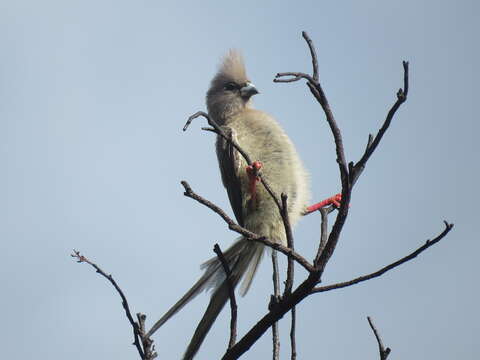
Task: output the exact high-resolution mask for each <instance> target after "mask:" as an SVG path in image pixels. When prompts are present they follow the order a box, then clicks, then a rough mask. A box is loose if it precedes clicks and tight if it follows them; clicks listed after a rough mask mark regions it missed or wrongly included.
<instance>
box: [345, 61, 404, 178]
mask: <svg viewBox="0 0 480 360" xmlns="http://www.w3.org/2000/svg"><path fill="white" fill-rule="evenodd" d="M402 64H403V89H399V90H398V92H397V100H396V101H395V103H394V104H393V105H392V107H391V108H390V111H389V112H388V114H387V117H386V118H385V121H384V122H383V125H382V127H381V128H380V129H379V130H378V133H377V135H376V136H375V138H374V139H373V140H372V135H371V134H370V135H369V138H368V144H367V147H366V149H365V152H364V154H363V155H362V157H361V159H360V160H359V161H358V162H357V163H356V164H355V166H354V167H353V172H351V173H350V177H351V179H350V182H351V183H352V186H353V184H355V182H356V181H357V180H358V177H359V176H360V174H361V173H362V171H363V170H364V169H365V165H366V163H367V161H368V159H370V156H372V154H373V152H374V151H375V149H376V148H377V146H378V144H379V143H380V141H381V140H382V138H383V135H385V132H386V131H387V129H388V127H389V126H390V124H391V122H392V119H393V116H394V115H395V113H396V112H397V110H398V109H399V108H400V106H401V105H402V104H403V103H404V102H405V101H407V96H408V87H409V74H408V61H403V63H402Z"/></svg>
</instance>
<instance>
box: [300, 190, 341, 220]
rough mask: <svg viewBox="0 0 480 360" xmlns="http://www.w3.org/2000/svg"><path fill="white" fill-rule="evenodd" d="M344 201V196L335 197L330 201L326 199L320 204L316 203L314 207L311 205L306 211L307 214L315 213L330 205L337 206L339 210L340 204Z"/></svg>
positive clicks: (330, 198)
mask: <svg viewBox="0 0 480 360" xmlns="http://www.w3.org/2000/svg"><path fill="white" fill-rule="evenodd" d="M341 201H342V194H336V195H333V196H331V197H329V198H328V199H325V200H323V201H320V202H319V203H316V204H314V205H311V206H309V207H307V210H306V211H305V214H306V215H307V214H310V213H312V212H314V211H317V210H319V209H321V208H323V207H325V206H328V205H333V206H335V207H336V208H339V207H340V202H341Z"/></svg>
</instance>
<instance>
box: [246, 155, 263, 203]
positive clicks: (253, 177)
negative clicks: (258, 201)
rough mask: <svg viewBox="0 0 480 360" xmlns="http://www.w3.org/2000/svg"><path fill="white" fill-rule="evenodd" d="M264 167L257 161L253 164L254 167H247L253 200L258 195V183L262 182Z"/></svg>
mask: <svg viewBox="0 0 480 360" xmlns="http://www.w3.org/2000/svg"><path fill="white" fill-rule="evenodd" d="M262 166H263V164H262V163H261V162H260V161H258V160H257V161H254V162H252V165H248V166H247V167H246V171H247V175H248V178H249V191H250V196H251V197H252V199H255V197H256V195H257V182H259V181H260V176H259V174H260V169H261V168H262Z"/></svg>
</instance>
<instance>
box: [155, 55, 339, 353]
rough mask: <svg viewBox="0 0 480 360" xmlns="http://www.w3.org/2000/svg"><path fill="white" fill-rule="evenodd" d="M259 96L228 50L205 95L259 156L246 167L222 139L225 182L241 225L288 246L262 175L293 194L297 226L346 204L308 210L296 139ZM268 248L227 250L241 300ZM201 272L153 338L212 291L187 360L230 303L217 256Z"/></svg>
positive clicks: (238, 244) (291, 209)
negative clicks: (255, 102)
mask: <svg viewBox="0 0 480 360" xmlns="http://www.w3.org/2000/svg"><path fill="white" fill-rule="evenodd" d="M258 93H259V92H258V90H257V89H256V87H255V86H254V84H253V83H252V82H251V81H250V80H249V78H248V77H247V74H246V70H245V65H244V61H243V58H242V56H241V54H240V53H239V52H238V51H235V50H230V51H229V52H228V53H227V55H226V56H225V57H224V58H223V61H222V63H221V65H220V67H219V69H218V72H217V73H216V75H215V76H214V77H213V79H212V81H211V84H210V88H209V89H208V91H207V96H206V103H207V109H208V115H209V116H210V118H211V119H212V120H213V121H215V122H216V123H217V124H218V125H219V126H220V127H221V128H222V130H223V131H224V132H225V133H226V134H228V135H229V136H231V137H232V139H233V140H235V142H236V143H237V144H239V145H240V146H241V147H242V149H243V150H245V152H246V153H247V154H249V156H250V158H252V159H255V161H254V162H253V163H252V164H251V165H248V164H247V162H246V161H245V159H244V158H243V157H242V155H241V154H240V153H239V152H237V150H235V149H234V148H233V146H232V145H231V144H230V143H229V142H228V141H226V140H225V139H224V138H222V137H221V136H219V135H218V136H217V140H216V152H217V158H218V164H219V167H220V173H221V178H222V182H223V185H224V186H225V189H226V190H227V194H228V198H229V200H230V204H231V206H232V209H233V212H234V214H235V217H236V219H237V221H238V224H239V225H240V226H242V227H244V228H246V229H248V230H250V231H252V232H253V233H255V234H258V235H260V236H265V237H267V238H268V239H269V240H271V241H273V242H277V243H280V244H282V245H284V246H287V240H286V234H285V228H284V224H283V221H282V217H281V215H280V212H279V209H278V207H277V205H276V203H275V201H274V200H273V198H272V197H271V196H270V194H269V193H268V192H267V191H266V189H265V188H264V186H263V185H262V184H261V183H260V182H259V177H258V173H259V171H261V176H262V177H264V178H265V179H266V180H267V181H268V183H269V185H270V187H271V188H272V190H273V191H274V192H275V193H276V194H281V193H285V194H286V195H288V213H289V218H290V223H291V225H292V226H293V225H294V224H295V223H296V222H297V221H298V220H299V218H300V217H301V216H302V215H303V214H304V213H306V212H307V213H308V212H311V211H314V210H316V209H318V208H319V207H322V206H325V205H327V204H332V203H333V204H334V205H337V206H338V205H339V203H338V201H339V200H340V199H339V198H338V195H337V196H334V197H332V198H330V199H327V200H326V201H323V202H322V203H319V204H317V205H314V206H313V207H309V208H307V206H306V205H307V202H308V201H309V197H310V196H309V194H310V190H309V178H308V174H307V172H306V170H305V169H304V167H303V165H302V161H301V160H300V158H299V156H298V153H297V151H296V150H295V147H294V145H293V143H292V141H291V140H290V138H289V137H288V136H287V134H286V133H285V131H284V130H283V129H282V128H281V127H280V125H279V124H278V122H277V121H276V120H275V119H274V118H273V117H272V116H270V115H269V114H267V113H266V112H263V111H260V110H257V109H254V108H253V106H252V103H251V98H252V96H254V95H256V94H258ZM264 250H265V246H264V245H263V244H261V243H259V242H255V241H251V240H247V239H246V238H244V237H240V238H238V239H237V240H236V241H235V242H234V243H233V245H231V246H230V247H229V248H228V249H227V250H226V251H224V256H225V259H226V261H227V263H228V265H229V267H230V270H231V273H232V275H231V283H232V285H233V286H234V287H236V286H237V285H238V284H239V283H240V281H243V282H242V285H241V289H240V293H241V295H242V296H243V295H245V294H246V293H247V291H248V289H249V288H250V285H251V283H252V280H253V277H254V275H255V273H256V271H257V268H258V264H259V263H260V261H261V259H262V256H263V253H264ZM201 267H202V269H204V274H203V275H202V276H201V278H200V279H199V280H198V281H197V282H196V283H195V285H193V287H192V288H191V289H190V290H189V291H188V292H187V293H186V294H185V295H184V296H183V297H182V298H181V299H180V300H179V301H178V302H177V303H176V304H175V305H173V307H172V308H171V309H170V310H168V312H167V313H166V314H165V315H164V316H163V317H162V318H161V319H160V320H159V321H158V322H157V323H156V324H155V325H154V326H153V328H152V329H151V330H150V331H149V334H147V335H151V334H153V332H155V331H156V330H157V329H158V328H159V327H160V326H162V325H163V324H164V323H165V322H166V321H167V320H169V319H170V318H171V317H172V316H173V315H175V314H176V313H177V312H178V311H179V310H180V309H181V308H182V307H183V306H185V305H186V304H187V303H188V302H189V301H190V300H192V299H193V298H194V297H195V296H197V295H198V294H199V293H200V292H202V291H203V290H208V289H211V290H212V295H211V298H210V302H209V304H208V307H207V309H206V311H205V314H204V315H203V317H202V319H201V321H200V323H199V324H198V326H197V328H196V330H195V333H194V334H193V337H192V339H191V341H190V344H189V345H188V347H187V349H186V351H185V354H184V356H183V359H184V360H189V359H192V358H193V357H194V356H195V354H196V353H197V351H198V349H199V348H200V345H201V344H202V342H203V340H204V339H205V336H206V335H207V333H208V331H209V330H210V328H211V326H212V324H213V323H214V321H215V319H216V318H217V316H218V314H219V313H220V311H221V310H222V308H223V307H224V305H225V303H226V302H227V301H228V299H229V292H228V286H229V285H228V283H227V281H226V276H225V272H224V269H223V267H222V264H221V262H220V261H219V260H218V258H217V257H214V258H212V259H210V260H208V261H207V262H205V263H204V264H203V265H202V266H201ZM242 279H243V280H242Z"/></svg>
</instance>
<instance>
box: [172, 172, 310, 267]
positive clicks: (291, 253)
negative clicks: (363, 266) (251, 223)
mask: <svg viewBox="0 0 480 360" xmlns="http://www.w3.org/2000/svg"><path fill="white" fill-rule="evenodd" d="M181 184H182V185H183V187H184V189H185V192H184V195H185V196H187V197H189V198H192V199H194V200H196V201H198V202H199V203H201V204H203V205H205V206H207V207H208V208H210V209H211V210H213V211H214V212H215V213H217V214H218V215H220V217H221V218H222V219H223V220H224V221H225V222H226V223H227V225H228V228H229V229H230V230H233V231H235V232H237V233H239V234H241V235H243V236H245V238H247V239H248V240H253V241H257V242H260V243H262V244H264V245H266V246H268V247H271V248H272V249H274V250H278V251H280V252H281V253H282V254H284V255H286V256H287V257H291V258H292V259H293V260H295V261H296V262H298V263H299V264H300V265H301V266H302V267H303V268H305V270H307V271H308V272H311V271H313V270H314V268H313V266H312V264H310V263H309V262H308V260H307V259H305V258H304V257H303V256H301V255H300V254H298V253H296V252H295V251H293V250H292V249H289V248H287V247H285V246H283V245H281V244H279V243H276V242H273V241H270V240H269V239H267V238H266V237H264V236H260V235H257V234H255V233H253V232H251V231H249V230H247V229H245V228H243V227H241V226H240V225H238V224H237V223H235V221H233V220H232V219H231V218H230V217H229V216H228V215H227V214H226V213H225V211H223V210H222V209H221V208H220V207H218V206H217V205H215V204H214V203H212V202H210V201H208V200H207V199H205V198H203V197H201V196H200V195H198V194H196V193H195V192H194V191H193V190H192V188H191V187H190V185H189V184H188V183H187V182H186V181H182V182H181Z"/></svg>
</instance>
